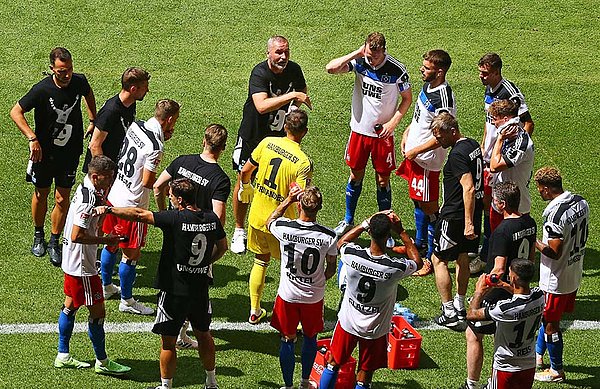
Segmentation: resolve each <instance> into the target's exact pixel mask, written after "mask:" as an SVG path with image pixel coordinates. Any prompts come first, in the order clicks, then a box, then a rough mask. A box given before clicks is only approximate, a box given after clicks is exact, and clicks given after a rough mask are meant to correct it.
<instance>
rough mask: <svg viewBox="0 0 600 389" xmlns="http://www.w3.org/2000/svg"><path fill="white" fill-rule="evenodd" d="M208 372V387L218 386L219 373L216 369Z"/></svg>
mask: <svg viewBox="0 0 600 389" xmlns="http://www.w3.org/2000/svg"><path fill="white" fill-rule="evenodd" d="M205 371H206V382H205V383H206V386H211V387H212V386H217V373H216V371H215V369H213V370H205Z"/></svg>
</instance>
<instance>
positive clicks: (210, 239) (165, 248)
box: [154, 209, 225, 296]
mask: <svg viewBox="0 0 600 389" xmlns="http://www.w3.org/2000/svg"><path fill="white" fill-rule="evenodd" d="M154 225H155V226H156V227H158V228H160V229H161V230H163V235H164V238H163V245H162V250H161V254H160V262H159V264H158V270H157V272H156V279H155V282H154V284H155V285H154V286H155V288H158V289H160V290H162V291H165V292H168V293H172V294H175V295H178V296H190V295H194V294H195V292H196V291H197V290H198V289H199V288H200V287H201V286H203V285H205V283H206V282H209V279H210V278H212V274H211V266H210V259H211V257H212V252H213V248H214V246H215V244H216V243H217V241H219V240H221V239H224V238H225V231H223V227H222V226H221V222H220V221H219V218H218V217H217V215H215V214H214V212H213V211H204V210H196V211H193V210H190V209H183V210H175V209H172V210H168V211H161V212H155V213H154Z"/></svg>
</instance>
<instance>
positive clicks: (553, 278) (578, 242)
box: [540, 191, 590, 294]
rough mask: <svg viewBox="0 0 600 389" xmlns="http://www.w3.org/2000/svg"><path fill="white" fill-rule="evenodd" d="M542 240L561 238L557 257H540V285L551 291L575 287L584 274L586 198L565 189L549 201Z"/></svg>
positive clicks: (546, 241)
mask: <svg viewBox="0 0 600 389" xmlns="http://www.w3.org/2000/svg"><path fill="white" fill-rule="evenodd" d="M543 216H544V226H543V228H542V231H543V233H544V236H543V240H542V241H543V242H544V243H546V244H547V243H548V241H549V240H550V239H560V240H562V241H563V248H562V254H561V256H560V258H559V259H558V260H556V259H551V258H548V257H546V256H545V255H544V254H542V255H541V257H540V288H542V290H543V291H544V292H550V293H553V294H569V293H572V292H574V291H576V290H577V289H578V288H579V285H580V284H581V277H582V275H583V256H584V254H585V244H586V242H587V238H588V223H589V220H590V210H589V207H588V203H587V201H585V200H584V198H583V197H581V196H579V195H575V194H572V193H571V192H568V191H565V192H564V193H562V194H561V195H560V196H558V197H556V198H555V199H554V200H552V201H550V203H549V204H548V206H547V207H546V209H545V210H544V214H543Z"/></svg>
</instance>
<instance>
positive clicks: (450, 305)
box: [442, 300, 456, 317]
mask: <svg viewBox="0 0 600 389" xmlns="http://www.w3.org/2000/svg"><path fill="white" fill-rule="evenodd" d="M442 307H443V308H444V315H446V316H447V317H453V316H454V315H456V312H455V311H454V301H452V300H450V301H446V302H445V303H443V304H442Z"/></svg>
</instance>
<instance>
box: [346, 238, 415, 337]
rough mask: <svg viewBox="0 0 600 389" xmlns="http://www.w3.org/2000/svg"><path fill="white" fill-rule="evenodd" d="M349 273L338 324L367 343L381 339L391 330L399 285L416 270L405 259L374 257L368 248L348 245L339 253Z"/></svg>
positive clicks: (413, 265)
mask: <svg viewBox="0 0 600 389" xmlns="http://www.w3.org/2000/svg"><path fill="white" fill-rule="evenodd" d="M340 255H341V261H342V262H343V263H344V267H345V270H346V291H345V293H344V299H343V301H342V306H341V307H340V311H339V313H338V320H339V323H340V325H341V326H342V328H343V329H344V330H345V331H346V332H348V333H350V334H353V335H356V336H359V337H361V338H365V339H378V338H380V337H382V336H384V335H385V334H387V333H388V331H389V330H390V321H391V319H392V313H393V311H394V302H395V301H396V290H397V286H398V281H399V280H400V279H402V278H404V277H407V276H409V275H411V274H412V273H414V272H415V271H416V270H417V264H416V263H415V262H414V261H412V260H410V259H408V258H405V257H401V258H395V257H389V256H388V255H387V254H383V255H372V254H371V251H370V250H369V248H362V247H360V246H359V245H357V244H354V243H348V244H345V245H343V246H342V247H341V249H340Z"/></svg>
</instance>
